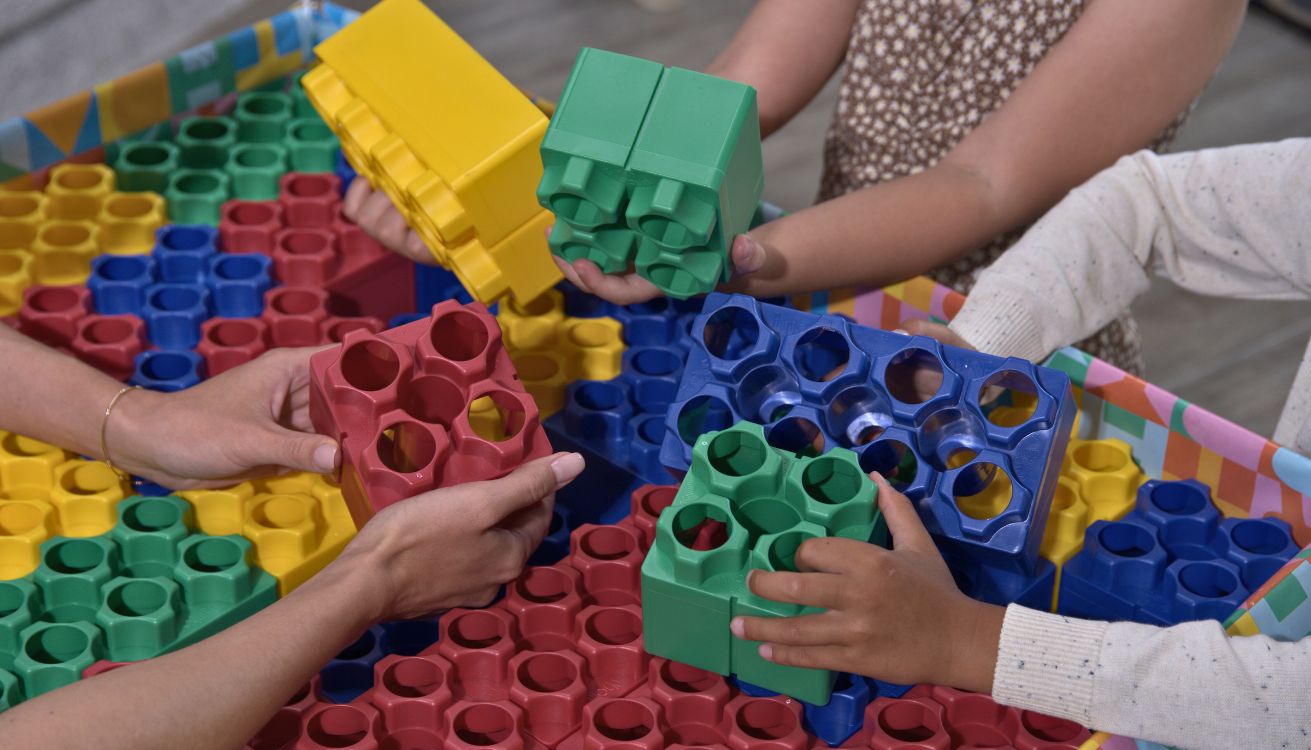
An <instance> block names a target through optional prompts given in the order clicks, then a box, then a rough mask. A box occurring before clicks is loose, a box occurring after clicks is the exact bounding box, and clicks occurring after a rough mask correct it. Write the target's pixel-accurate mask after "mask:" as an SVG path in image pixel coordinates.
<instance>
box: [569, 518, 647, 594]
mask: <svg viewBox="0 0 1311 750" xmlns="http://www.w3.org/2000/svg"><path fill="white" fill-rule="evenodd" d="M569 548H570V550H571V551H570V553H569V562H570V563H571V564H572V565H573V566H574V567H575V568H577V570H578V572H579V573H581V574H582V577H583V592H584V594H585V595H586V599H587V600H588V601H589V602H591V603H593V604H601V605H606V606H618V605H624V604H640V603H641V598H642V594H641V592H642V583H641V578H642V561H643V560H644V559H645V555H644V554H643V553H642V538H641V534H640V533H639V532H638V531H637V530H636V529H635V528H633V527H631V526H628V525H626V524H617V525H614V526H600V525H596V524H584V525H582V526H579V527H578V528H576V529H574V532H573V534H572V535H570V544H569Z"/></svg>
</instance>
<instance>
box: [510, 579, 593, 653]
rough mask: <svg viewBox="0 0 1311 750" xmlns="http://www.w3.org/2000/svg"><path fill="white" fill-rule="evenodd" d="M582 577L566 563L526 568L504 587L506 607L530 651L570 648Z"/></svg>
mask: <svg viewBox="0 0 1311 750" xmlns="http://www.w3.org/2000/svg"><path fill="white" fill-rule="evenodd" d="M581 587H582V578H581V577H580V576H579V575H578V571H576V570H574V569H573V567H572V566H570V565H569V564H568V563H567V562H560V563H557V564H555V565H552V566H549V567H546V566H542V567H532V568H526V569H525V570H524V572H523V574H522V575H520V576H519V577H518V578H517V579H515V580H514V581H513V582H511V583H510V585H509V586H508V587H506V592H505V599H504V600H503V601H504V603H505V609H506V611H507V612H509V613H510V614H511V615H513V616H514V619H515V622H516V623H518V626H519V637H520V638H521V639H522V641H523V643H524V646H525V647H526V648H528V649H530V650H532V651H560V650H562V649H568V648H573V646H574V643H575V642H576V641H575V637H574V636H575V630H574V628H575V620H576V618H577V617H578V613H579V612H581V611H582V609H583V597H582V594H581V593H580V589H581Z"/></svg>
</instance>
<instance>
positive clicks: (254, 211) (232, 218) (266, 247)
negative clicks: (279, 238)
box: [219, 201, 283, 255]
mask: <svg viewBox="0 0 1311 750" xmlns="http://www.w3.org/2000/svg"><path fill="white" fill-rule="evenodd" d="M282 227H283V219H282V204H281V203H278V202H276V201H228V202H227V203H224V204H223V213H222V217H221V218H220V219H219V240H220V241H221V242H222V244H223V252H226V253H264V254H265V255H272V254H273V246H274V238H275V237H276V235H277V233H278V230H280V229H282Z"/></svg>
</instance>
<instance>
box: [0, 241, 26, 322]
mask: <svg viewBox="0 0 1311 750" xmlns="http://www.w3.org/2000/svg"><path fill="white" fill-rule="evenodd" d="M31 285H32V254H31V253H28V252H24V251H22V250H4V251H0V316H8V315H13V314H14V313H16V312H18V309H19V308H20V307H22V305H23V292H24V291H25V290H26V289H27V288H28V287H29V286H31Z"/></svg>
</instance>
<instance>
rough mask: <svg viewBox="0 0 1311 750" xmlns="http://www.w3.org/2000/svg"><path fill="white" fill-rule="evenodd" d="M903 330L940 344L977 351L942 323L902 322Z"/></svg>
mask: <svg viewBox="0 0 1311 750" xmlns="http://www.w3.org/2000/svg"><path fill="white" fill-rule="evenodd" d="M901 330H902V331H903V332H905V333H909V334H910V335H912V336H928V337H929V338H931V339H935V340H937V341H938V343H941V344H947V345H949V346H958V347H960V348H962V349H969V350H970V351H977V350H976V349H975V348H974V347H973V346H971V345H970V342H968V341H966V340H965V339H963V338H961V336H960V334H959V333H956V332H955V331H953V330H951V329H950V328H948V327H947V326H944V325H943V324H941V323H934V322H931V321H928V320H907V321H903V322H902V324H901Z"/></svg>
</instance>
